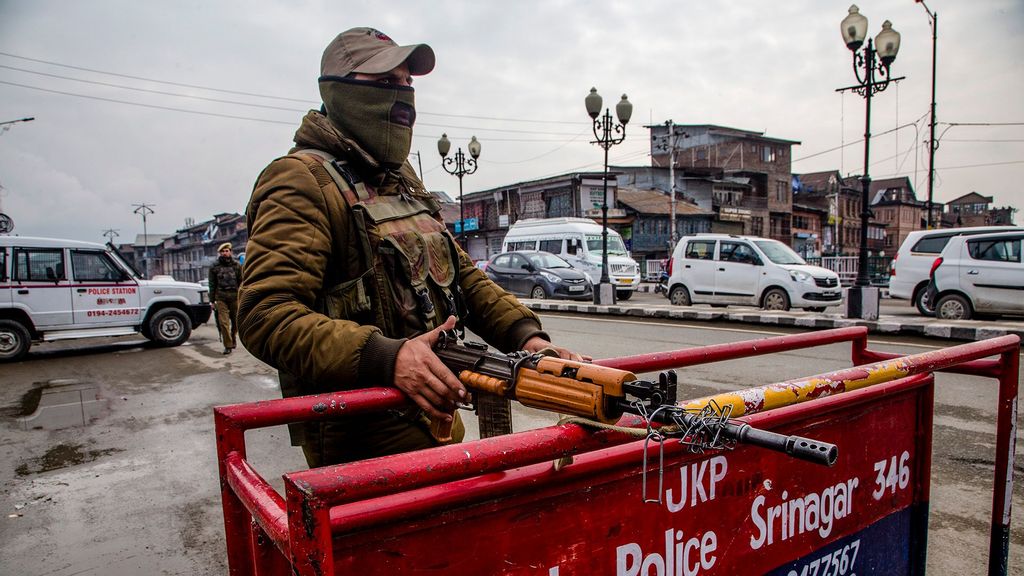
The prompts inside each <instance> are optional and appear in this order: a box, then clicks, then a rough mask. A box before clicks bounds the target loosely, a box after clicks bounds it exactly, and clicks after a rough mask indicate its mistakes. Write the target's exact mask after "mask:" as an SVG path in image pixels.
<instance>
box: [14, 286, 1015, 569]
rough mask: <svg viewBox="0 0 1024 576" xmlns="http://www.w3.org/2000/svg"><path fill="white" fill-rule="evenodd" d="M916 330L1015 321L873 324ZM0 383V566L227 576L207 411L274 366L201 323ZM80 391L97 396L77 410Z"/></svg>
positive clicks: (815, 318) (718, 312)
mask: <svg viewBox="0 0 1024 576" xmlns="http://www.w3.org/2000/svg"><path fill="white" fill-rule="evenodd" d="M528 302H529V304H530V305H531V306H532V307H534V308H535V309H538V310H541V311H568V312H585V313H589V314H621V315H626V316H642V317H652V318H679V319H683V320H701V321H723V322H739V323H756V324H775V325H781V326H793V327H797V328H800V327H805V328H825V327H835V326H845V325H856V324H859V323H861V322H860V321H848V320H845V319H843V318H841V317H840V315H838V314H828V313H825V314H813V313H806V312H785V313H764V312H761V311H757V310H754V309H746V308H744V309H741V308H728V309H718V308H710V307H700V306H695V307H688V308H682V307H673V306H671V305H669V304H668V303H667V301H664V303H660V302H659V303H655V304H651V303H645V304H640V303H639V302H633V303H630V302H624V303H622V305H619V306H615V307H595V306H592V305H588V304H585V303H584V304H572V303H566V302H557V301H554V302H553V301H528ZM912 326H914V327H917V326H920V327H921V328H920V330H921V332H920V333H921V334H924V335H928V336H932V337H944V338H951V339H975V338H965V336H970V335H973V336H975V337H977V336H981V335H985V334H991V335H1001V334H1002V333H1024V322H1021V323H1016V322H1009V323H1004V322H998V323H994V322H991V321H989V322H979V321H963V322H958V323H955V324H949V325H947V323H941V322H938V321H936V320H934V319H926V318H920V317H917V318H915V317H913V316H910V315H907V316H905V317H902V316H900V317H896V316H893V317H892V318H885V317H883V318H881V319H880V320H879V321H878V322H877V323H876V324H875V325H869V328H870V329H871V330H872V331H873V332H876V333H908V332H905V331H907V330H918V328H911V327H912ZM1000 331H1003V332H1000ZM107 342H109V343H107ZM0 382H2V386H0V415H2V419H0V506H2V510H4V512H5V514H4V517H3V518H2V519H0V542H2V543H3V545H2V546H0V574H4V575H6V574H18V575H27V576H83V575H111V576H122V575H124V576H128V575H137V574H165V575H206V574H226V573H227V565H226V558H225V556H226V555H225V549H224V537H223V530H224V528H223V521H222V518H221V514H220V494H219V492H218V491H217V489H216V486H217V485H218V479H217V465H216V460H215V454H214V433H213V417H212V408H213V406H217V405H224V404H232V403H238V402H252V401H256V400H262V399H266V398H276V397H278V394H279V392H278V387H277V378H276V373H275V371H273V370H272V369H271V368H269V367H268V366H266V365H264V364H263V363H262V362H259V361H258V360H256V359H255V358H253V357H252V356H251V355H249V354H248V352H246V351H245V350H244V349H242V348H239V349H238V350H236V352H235V353H233V354H231V355H228V356H223V355H222V354H221V347H220V344H219V342H218V341H217V337H216V332H215V329H214V328H213V326H212V325H210V324H207V325H205V326H202V327H200V328H199V329H198V330H197V331H196V332H195V333H194V334H193V336H192V338H191V340H190V341H189V342H188V343H186V344H185V345H183V346H181V347H178V348H169V349H167V348H154V347H152V346H151V345H149V344H148V343H147V342H145V341H144V340H142V339H141V338H138V337H126V338H120V339H112V340H109V341H105V342H104V343H103V344H102V345H99V346H97V345H95V344H91V345H90V346H89V347H83V346H82V345H81V344H78V345H76V344H73V343H72V344H67V343H63V344H43V345H40V346H38V347H35V348H33V351H32V353H31V355H30V357H29V359H28V360H26V361H23V362H17V363H13V364H4V365H0ZM89 391H92V392H89ZM74 394H78V397H79V399H80V400H79V403H80V410H81V417H82V418H84V419H86V420H89V421H90V424H89V425H87V426H70V427H65V426H63V425H61V426H59V427H57V429H47V428H48V426H46V425H45V424H46V423H47V421H48V417H46V416H43V415H40V413H39V411H38V408H39V404H40V403H41V402H42V403H43V404H44V405H45V404H47V402H50V401H51V400H52V403H53V405H54V406H57V405H61V406H64V407H65V408H62V410H64V411H65V413H64V416H67V414H66V412H67V410H66V407H67V406H69V405H70V406H74V400H73V398H74ZM90 394H92V396H90ZM47 396H51V397H52V398H51V400H44V398H46V397H47ZM69 398H72V400H69ZM90 398H98V399H100V400H101V402H100V403H99V404H100V405H93V406H88V407H87V406H86V404H88V403H89V402H88V400H89V399H90ZM34 414H35V416H36V419H35V420H32V419H31V418H32V416H33V415H34ZM72 416H73V415H72ZM467 420H471V417H470V418H467ZM467 424H468V426H467V428H468V429H470V430H475V426H474V425H473V424H472V422H471V421H470V422H467ZM247 446H248V458H249V460H250V461H251V462H252V463H253V464H254V466H255V467H256V469H257V471H258V472H259V473H260V474H261V475H262V476H263V477H264V478H267V479H268V480H269V481H271V483H272V485H274V486H275V487H276V488H277V489H278V490H279V491H280V490H282V486H281V481H280V477H281V474H283V473H285V472H290V471H294V470H299V469H303V468H305V463H304V461H303V460H302V457H301V453H300V452H299V450H298V449H294V448H290V447H289V446H288V439H287V431H286V430H285V429H284V428H270V429H266V430H259V431H253V432H250V433H248V434H247ZM979 521H981V522H984V520H979ZM1011 573H1014V572H1013V570H1011Z"/></svg>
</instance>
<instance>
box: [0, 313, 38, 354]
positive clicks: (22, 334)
mask: <svg viewBox="0 0 1024 576" xmlns="http://www.w3.org/2000/svg"><path fill="white" fill-rule="evenodd" d="M31 345H32V336H31V335H30V334H29V333H28V328H25V326H23V325H22V324H21V322H18V321H15V320H0V362H12V361H14V360H21V359H22V358H24V357H25V355H26V354H28V348H29V346H31Z"/></svg>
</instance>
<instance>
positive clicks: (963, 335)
mask: <svg viewBox="0 0 1024 576" xmlns="http://www.w3.org/2000/svg"><path fill="white" fill-rule="evenodd" d="M640 291H641V294H639V295H635V296H634V297H633V298H631V299H629V300H623V301H619V302H618V303H616V304H615V305H612V306H595V305H594V304H591V303H588V302H571V301H567V300H523V301H524V302H526V303H527V304H528V305H529V306H530V307H531V308H532V309H533V310H536V311H538V312H572V313H581V314H605V315H612V316H635V317H642V318H667V319H673V320H686V321H700V322H732V323H740V324H757V325H769V326H786V327H793V328H803V329H809V330H823V329H828V328H846V327H849V326H866V327H867V329H868V333H870V334H890V335H900V336H923V337H927V338H939V339H946V340H958V341H974V340H984V339H986V338H996V337H999V336H1005V335H1007V334H1015V335H1017V336H1019V337H1021V338H1022V339H1024V317H1010V318H999V319H998V320H995V319H981V320H940V319H937V318H934V317H930V316H922V315H920V314H918V313H917V312H916V311H915V310H914V308H913V307H912V306H911V305H910V304H909V303H908V302H905V301H899V300H889V299H887V298H885V299H883V300H882V305H881V306H880V314H879V317H878V319H877V320H860V319H855V318H846V317H845V315H844V313H843V307H842V306H832V307H829V308H827V309H826V311H825V312H806V311H804V310H797V309H794V310H789V311H786V312H769V311H766V310H761V309H759V308H755V307H752V306H729V307H720V308H716V307H713V306H709V305H706V304H700V305H695V306H673V305H672V304H671V303H669V301H668V299H667V298H665V297H664V296H661V295H658V296H653V297H652V296H651V294H653V291H654V286H653V284H646V283H645V284H642V285H641V286H640Z"/></svg>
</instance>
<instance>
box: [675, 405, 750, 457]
mask: <svg viewBox="0 0 1024 576" xmlns="http://www.w3.org/2000/svg"><path fill="white" fill-rule="evenodd" d="M687 416H689V417H687ZM731 416H732V404H727V405H726V406H721V405H719V404H718V403H717V402H715V401H714V400H711V401H710V402H708V403H707V404H706V405H705V406H704V407H703V408H701V409H700V410H699V411H696V412H689V411H685V410H681V411H679V412H678V413H673V414H672V421H673V422H675V423H676V425H677V426H678V427H679V429H680V430H681V433H680V436H679V443H680V444H684V445H686V446H687V447H689V449H690V452H692V453H694V454H702V453H704V451H705V450H732V448H733V447H734V446H735V445H736V442H735V441H733V440H728V439H726V438H724V437H723V436H722V430H723V429H724V428H725V425H726V424H727V423H728V422H729V418H730V417H731Z"/></svg>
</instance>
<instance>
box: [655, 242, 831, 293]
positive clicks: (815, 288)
mask: <svg viewBox="0 0 1024 576" xmlns="http://www.w3.org/2000/svg"><path fill="white" fill-rule="evenodd" d="M668 298H669V300H670V301H671V302H672V303H673V304H676V305H681V306H689V305H690V304H700V303H707V304H711V305H712V306H726V305H729V304H739V305H747V306H760V307H762V308H764V309H766V310H789V309H790V307H791V306H792V307H796V308H803V309H805V310H808V311H811V312H823V311H824V310H825V308H826V307H827V306H835V305H837V304H839V303H841V302H842V301H843V291H842V288H841V287H840V286H839V275H838V274H836V273H835V272H832V271H831V270H826V269H825V268H821V267H819V266H810V265H808V264H807V263H806V262H804V259H803V258H801V257H800V255H799V254H797V253H796V252H794V251H793V250H792V249H791V248H790V247H789V246H786V245H785V244H783V243H782V242H779V241H777V240H770V239H768V238H758V237H754V236H734V235H730V234H698V235H696V236H684V237H682V238H681V239H680V240H679V243H678V244H676V248H675V250H674V251H673V252H672V258H671V259H670V260H669V279H668Z"/></svg>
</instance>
